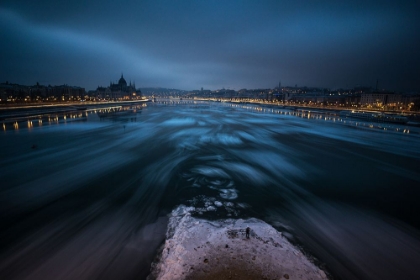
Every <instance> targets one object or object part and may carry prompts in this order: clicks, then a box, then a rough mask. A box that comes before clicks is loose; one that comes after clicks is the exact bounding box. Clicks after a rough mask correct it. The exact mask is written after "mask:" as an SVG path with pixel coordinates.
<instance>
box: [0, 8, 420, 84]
mask: <svg viewBox="0 0 420 280" xmlns="http://www.w3.org/2000/svg"><path fill="white" fill-rule="evenodd" d="M2 2H3V3H2V4H0V15H1V17H0V26H1V33H2V38H4V42H6V43H5V44H0V55H1V61H2V66H3V67H1V70H0V79H1V82H5V81H9V82H11V83H17V84H25V85H33V84H36V83H37V82H39V83H40V84H54V85H60V84H72V85H77V86H81V87H84V88H86V89H87V90H93V89H96V87H97V86H105V85H107V84H108V82H109V81H108V80H107V79H106V78H105V79H104V77H112V78H113V79H114V77H119V75H120V74H121V72H124V73H125V74H126V76H127V77H128V78H129V79H131V81H135V82H136V84H137V86H138V87H140V88H141V87H164V88H177V89H183V90H194V89H200V88H202V87H203V88H205V89H210V90H215V89H221V88H230V89H236V90H239V89H241V88H255V89H256V88H273V87H275V86H276V84H278V82H279V81H281V82H282V85H284V86H294V85H296V84H297V85H298V86H308V87H321V88H340V87H341V88H352V87H355V86H371V87H375V84H376V81H377V80H379V88H385V89H389V90H396V91H399V90H401V91H410V90H420V80H419V79H418V74H417V73H419V72H420V54H419V52H418V51H417V50H418V49H419V47H420V39H419V38H418V36H417V30H419V29H420V21H419V19H417V17H416V11H418V10H419V4H418V3H414V1H413V2H411V1H402V2H398V3H394V2H392V1H368V2H366V1H363V2H361V1H352V2H351V3H336V2H333V1H322V2H318V3H317V4H313V3H311V4H307V3H304V2H293V3H285V2H283V3H280V2H279V1H265V2H263V3H256V2H242V1H231V2H217V1H216V2H207V1H206V2H204V1H203V2H201V1H191V2H182V4H179V3H178V4H177V3H173V2H171V1H169V2H156V1H150V2H149V1H142V2H141V3H138V2H137V1H126V2H124V3H123V4H117V3H112V2H103V1H102V2H90V3H88V4H86V3H84V2H83V4H82V2H81V1H72V2H71V3H57V2H54V1H38V2H37V3H32V2H31V1H8V0H6V1H2Z"/></svg>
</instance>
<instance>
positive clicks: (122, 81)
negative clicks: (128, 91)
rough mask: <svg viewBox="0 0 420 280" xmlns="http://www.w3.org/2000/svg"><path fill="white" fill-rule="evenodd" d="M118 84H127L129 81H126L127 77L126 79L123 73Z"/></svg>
mask: <svg viewBox="0 0 420 280" xmlns="http://www.w3.org/2000/svg"><path fill="white" fill-rule="evenodd" d="M118 84H119V85H123V86H126V85H127V82H126V81H125V79H124V77H123V75H122V74H121V78H120V80H119V81H118Z"/></svg>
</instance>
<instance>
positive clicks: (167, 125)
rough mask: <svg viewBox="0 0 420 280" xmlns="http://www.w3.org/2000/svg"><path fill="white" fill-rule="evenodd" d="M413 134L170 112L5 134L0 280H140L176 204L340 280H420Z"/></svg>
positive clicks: (327, 121) (206, 105)
mask: <svg viewBox="0 0 420 280" xmlns="http://www.w3.org/2000/svg"><path fill="white" fill-rule="evenodd" d="M419 132H420V131H419V128H416V127H411V126H404V125H394V124H379V123H369V122H363V121H360V120H352V119H341V118H340V117H338V116H331V115H323V114H317V113H308V112H303V113H299V112H294V111H289V110H282V109H278V108H271V107H263V106H258V105H243V104H229V103H213V102H193V101H180V102H174V101H170V100H167V101H161V102H156V103H148V104H147V106H137V107H126V108H122V107H118V106H116V107H114V108H107V109H105V108H91V109H89V110H87V111H82V112H72V113H66V114H64V113H60V114H56V115H54V114H50V115H49V116H43V117H42V121H39V117H36V118H31V119H29V120H28V119H25V120H21V121H19V122H18V123H5V124H4V126H3V131H1V132H0V145H1V150H0V155H1V157H0V170H1V173H0V182H1V183H0V185H1V187H0V213H1V214H0V215H1V216H0V217H1V233H0V237H1V238H0V246H1V247H0V254H1V255H0V279H143V278H145V277H146V276H147V274H148V272H149V269H150V264H151V262H152V261H153V259H154V258H155V256H156V254H157V250H158V248H159V246H160V245H161V244H162V242H163V241H164V236H165V230H166V222H167V214H168V213H169V212H170V211H171V210H172V209H173V208H174V207H176V206H177V205H179V204H185V205H187V206H191V207H194V209H195V212H194V213H195V215H196V216H198V217H202V218H206V219H223V218H241V217H257V218H260V219H263V220H264V221H266V222H268V223H270V224H271V225H273V226H274V227H275V228H277V229H278V230H279V231H282V232H283V233H284V234H285V235H286V236H288V237H289V239H290V240H291V241H292V242H294V243H295V244H297V245H299V246H301V247H302V248H303V250H305V251H306V252H307V253H308V254H310V255H312V256H313V257H315V259H316V262H317V264H319V265H321V266H323V267H325V268H326V269H327V271H329V272H330V273H331V274H332V276H333V277H335V278H338V279H416V278H419V277H420V272H419V270H418V267H420V231H419V230H420V218H419V214H420V204H419V203H418V201H419V198H420V190H419V186H420V169H419V166H420V141H419V140H420V139H419V138H420V134H419Z"/></svg>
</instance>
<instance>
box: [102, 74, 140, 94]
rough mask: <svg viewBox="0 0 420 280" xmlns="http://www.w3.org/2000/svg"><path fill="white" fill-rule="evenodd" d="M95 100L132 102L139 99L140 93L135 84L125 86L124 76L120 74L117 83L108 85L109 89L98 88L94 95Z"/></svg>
mask: <svg viewBox="0 0 420 280" xmlns="http://www.w3.org/2000/svg"><path fill="white" fill-rule="evenodd" d="M95 95H96V97H97V98H100V99H106V100H133V99H141V91H140V90H136V84H135V83H131V81H130V83H129V84H127V81H126V80H125V79H124V76H123V75H122V74H121V78H120V79H119V80H118V83H113V82H110V83H109V87H101V86H98V88H97V89H96V93H95Z"/></svg>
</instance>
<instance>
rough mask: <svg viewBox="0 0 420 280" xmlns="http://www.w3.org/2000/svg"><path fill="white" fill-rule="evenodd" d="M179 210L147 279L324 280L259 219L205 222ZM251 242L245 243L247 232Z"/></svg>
mask: <svg viewBox="0 0 420 280" xmlns="http://www.w3.org/2000/svg"><path fill="white" fill-rule="evenodd" d="M190 208H191V207H185V206H180V207H178V208H176V209H175V210H174V211H173V212H172V214H171V217H170V221H169V224H168V230H167V239H166V242H165V244H164V246H163V249H162V250H161V254H160V261H159V262H158V263H155V264H154V265H153V266H152V267H153V270H152V273H151V275H150V276H149V278H148V279H149V280H151V279H159V280H169V279H242V280H243V279H245V280H246V279H327V275H326V273H325V272H324V271H323V270H322V269H320V268H318V267H317V266H316V265H315V264H313V263H312V262H311V261H310V260H309V259H308V258H307V257H306V256H305V255H304V254H303V253H302V252H301V251H300V250H299V249H298V248H296V247H294V246H293V245H292V244H291V243H289V242H288V241H287V239H286V238H285V237H284V236H283V235H282V234H281V233H280V232H278V231H276V230H275V229H274V228H273V227H271V226H270V225H268V224H266V223H265V222H263V221H261V220H258V219H247V220H243V219H238V220H236V219H227V220H217V221H207V220H204V219H197V218H194V217H192V216H191V214H190ZM247 227H249V228H250V236H249V238H247V237H246V232H245V230H246V228H247Z"/></svg>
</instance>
